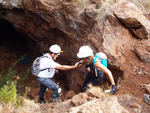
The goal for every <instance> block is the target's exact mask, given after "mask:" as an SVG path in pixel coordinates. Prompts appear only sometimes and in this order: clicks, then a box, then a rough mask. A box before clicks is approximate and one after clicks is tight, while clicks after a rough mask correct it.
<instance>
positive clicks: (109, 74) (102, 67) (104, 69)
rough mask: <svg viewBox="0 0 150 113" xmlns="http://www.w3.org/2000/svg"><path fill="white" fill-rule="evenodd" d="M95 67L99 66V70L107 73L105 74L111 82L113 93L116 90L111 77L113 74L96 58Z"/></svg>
mask: <svg viewBox="0 0 150 113" xmlns="http://www.w3.org/2000/svg"><path fill="white" fill-rule="evenodd" d="M95 67H96V68H99V69H100V70H101V71H103V72H104V73H106V74H107V76H108V77H109V80H110V82H111V84H112V91H113V94H114V93H115V92H116V91H117V88H116V86H115V82H114V78H113V76H112V73H111V71H110V70H109V69H108V68H106V67H105V66H104V65H102V64H101V63H100V60H97V61H96V63H95Z"/></svg>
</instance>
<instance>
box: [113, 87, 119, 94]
mask: <svg viewBox="0 0 150 113" xmlns="http://www.w3.org/2000/svg"><path fill="white" fill-rule="evenodd" d="M111 89H112V94H115V93H116V91H117V90H118V89H117V88H116V86H115V85H112V87H111Z"/></svg>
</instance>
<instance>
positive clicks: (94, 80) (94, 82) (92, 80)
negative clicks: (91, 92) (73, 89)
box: [82, 71, 104, 92]
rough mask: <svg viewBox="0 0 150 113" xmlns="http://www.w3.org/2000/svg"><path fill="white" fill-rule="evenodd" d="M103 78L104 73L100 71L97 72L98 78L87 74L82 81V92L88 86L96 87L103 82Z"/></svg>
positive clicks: (90, 73)
mask: <svg viewBox="0 0 150 113" xmlns="http://www.w3.org/2000/svg"><path fill="white" fill-rule="evenodd" d="M103 77H104V73H103V72H102V71H99V73H98V77H96V75H95V73H94V74H93V73H92V72H89V73H88V74H87V75H86V78H85V80H84V83H83V86H82V91H83V92H85V91H86V90H87V88H88V85H89V84H92V85H94V86H97V85H98V84H99V83H100V82H101V81H102V80H103Z"/></svg>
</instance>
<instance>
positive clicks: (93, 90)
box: [87, 84, 109, 98]
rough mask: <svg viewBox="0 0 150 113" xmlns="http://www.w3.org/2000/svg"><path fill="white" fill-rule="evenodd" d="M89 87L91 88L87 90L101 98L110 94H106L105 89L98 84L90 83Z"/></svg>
mask: <svg viewBox="0 0 150 113" xmlns="http://www.w3.org/2000/svg"><path fill="white" fill-rule="evenodd" d="M88 87H89V89H88V90H87V91H88V92H90V93H92V94H94V96H96V97H99V98H101V97H106V96H109V94H105V93H104V91H103V90H102V89H101V88H100V87H98V86H93V85H92V84H89V85H88Z"/></svg>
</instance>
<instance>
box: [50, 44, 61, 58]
mask: <svg viewBox="0 0 150 113" xmlns="http://www.w3.org/2000/svg"><path fill="white" fill-rule="evenodd" d="M49 50H50V51H51V52H52V53H55V54H58V55H60V52H62V51H61V48H60V47H59V45H57V44H54V45H52V46H51V47H50V48H49Z"/></svg>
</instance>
